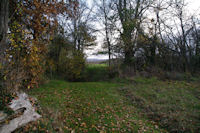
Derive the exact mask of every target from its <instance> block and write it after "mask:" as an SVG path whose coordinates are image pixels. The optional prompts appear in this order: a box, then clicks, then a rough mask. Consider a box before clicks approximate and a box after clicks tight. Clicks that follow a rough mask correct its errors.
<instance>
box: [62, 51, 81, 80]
mask: <svg viewBox="0 0 200 133" xmlns="http://www.w3.org/2000/svg"><path fill="white" fill-rule="evenodd" d="M58 68H59V69H58V70H59V74H60V75H62V77H64V78H65V79H67V80H70V81H79V80H81V79H83V78H84V70H85V58H84V54H83V53H81V52H79V51H75V52H74V53H70V52H67V51H66V50H64V49H63V50H61V53H60V56H59V67H58Z"/></svg>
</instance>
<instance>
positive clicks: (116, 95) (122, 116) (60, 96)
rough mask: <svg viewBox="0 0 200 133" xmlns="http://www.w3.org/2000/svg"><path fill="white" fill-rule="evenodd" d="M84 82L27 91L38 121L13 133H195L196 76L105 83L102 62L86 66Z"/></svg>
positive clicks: (198, 112)
mask: <svg viewBox="0 0 200 133" xmlns="http://www.w3.org/2000/svg"><path fill="white" fill-rule="evenodd" d="M86 78H87V80H88V81H90V82H75V83H73V82H65V81H61V80H52V81H50V82H49V83H47V84H45V85H42V86H41V87H40V88H37V89H33V90H31V91H30V92H29V94H30V95H32V96H35V97H36V98H37V99H38V102H39V105H40V106H41V108H40V109H38V111H39V113H41V114H42V116H43V118H42V119H41V120H40V121H38V122H36V123H32V124H30V125H28V126H26V127H25V128H23V129H20V131H19V132H24V131H28V132H31V131H32V132H42V131H43V132H46V130H48V131H50V132H72V131H75V132H103V131H104V132H105V131H106V132H166V131H168V132H194V133H196V132H199V131H200V117H199V116H200V79H199V78H192V80H187V81H184V80H182V81H171V80H165V81H162V80H158V79H157V78H155V77H152V78H142V77H134V78H129V79H125V78H124V79H120V78H115V79H112V80H111V79H109V77H108V66H107V65H106V64H89V65H88V66H87V69H86ZM106 81H107V82H106ZM108 81H109V82H110V83H108Z"/></svg>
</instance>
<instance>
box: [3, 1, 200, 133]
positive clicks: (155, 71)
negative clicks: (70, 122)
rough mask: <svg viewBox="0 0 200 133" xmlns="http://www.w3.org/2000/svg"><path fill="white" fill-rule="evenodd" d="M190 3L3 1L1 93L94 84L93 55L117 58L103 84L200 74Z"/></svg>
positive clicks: (197, 20) (196, 23) (196, 21)
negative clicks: (55, 83) (52, 82)
mask: <svg viewBox="0 0 200 133" xmlns="http://www.w3.org/2000/svg"><path fill="white" fill-rule="evenodd" d="M188 4H189V3H187V2H186V1H185V0H94V1H92V4H91V3H90V5H89V4H88V2H87V1H86V0H1V1H0V7H1V8H0V89H1V93H2V94H1V95H4V96H5V94H6V96H7V94H8V93H14V92H16V91H18V90H21V89H23V90H30V89H34V88H37V87H38V86H39V85H41V84H43V83H45V82H46V81H47V80H49V79H62V80H66V81H73V82H75V81H76V82H77V81H83V82H86V81H94V78H93V75H95V74H96V73H95V72H91V73H90V72H89V70H87V65H88V63H87V54H88V52H87V51H91V50H93V54H95V55H107V56H108V57H109V59H108V60H107V61H105V62H104V63H106V64H108V67H107V68H106V73H105V74H104V75H103V76H102V77H103V79H101V81H103V80H105V79H106V80H109V79H114V78H129V77H134V76H136V75H137V74H138V73H139V74H141V75H143V76H145V77H152V76H153V77H154V76H157V77H158V78H161V79H162V80H163V79H164V80H166V79H170V76H171V75H170V73H173V74H172V75H173V76H172V77H174V74H178V73H179V74H185V75H186V77H187V76H190V77H193V76H199V74H200V12H199V11H196V12H194V14H192V13H190V9H189V8H188ZM99 39H100V40H101V41H99ZM100 45H101V48H100V49H98V50H95V47H97V46H100ZM90 54H91V53H90ZM149 75H150V76H149ZM175 76H176V75H175ZM102 77H101V78H102ZM105 77H106V78H105ZM4 96H1V97H3V98H1V100H2V99H4ZM198 129H199V128H195V129H194V130H193V131H197V130H198ZM171 131H172V130H171ZM178 131H186V130H184V129H180V130H179V129H178ZM188 131H191V130H188Z"/></svg>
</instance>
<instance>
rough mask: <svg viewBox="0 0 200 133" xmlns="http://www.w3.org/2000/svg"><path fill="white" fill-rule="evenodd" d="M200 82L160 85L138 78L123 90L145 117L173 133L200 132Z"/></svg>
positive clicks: (158, 81) (156, 82) (154, 80)
mask: <svg viewBox="0 0 200 133" xmlns="http://www.w3.org/2000/svg"><path fill="white" fill-rule="evenodd" d="M199 81H200V80H196V81H195V82H186V81H160V80H157V79H156V78H150V79H147V78H141V77H139V78H135V79H133V83H132V84H129V85H127V86H125V87H124V88H122V89H120V92H121V93H122V94H123V95H124V97H125V98H126V99H127V100H128V101H129V102H130V103H131V104H132V105H134V106H135V107H136V108H137V109H138V110H139V111H140V112H141V113H142V114H143V115H144V116H146V117H147V118H149V119H151V120H154V121H155V122H158V123H159V124H160V125H161V127H163V128H166V129H167V130H168V131H170V132H194V133H196V132H198V131H200V119H199V118H200V117H199V116H200V82H199Z"/></svg>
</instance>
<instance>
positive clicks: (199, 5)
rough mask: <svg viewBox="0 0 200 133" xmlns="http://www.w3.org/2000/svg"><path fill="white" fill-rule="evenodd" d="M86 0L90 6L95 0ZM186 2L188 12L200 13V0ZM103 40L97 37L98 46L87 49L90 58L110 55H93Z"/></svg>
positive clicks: (102, 57) (103, 57)
mask: <svg viewBox="0 0 200 133" xmlns="http://www.w3.org/2000/svg"><path fill="white" fill-rule="evenodd" d="M86 1H87V3H88V6H89V7H91V6H92V3H93V1H94V0H86ZM185 2H186V3H187V4H188V10H189V12H188V14H190V13H191V14H194V13H195V14H197V15H200V0H185ZM100 38H101V39H100ZM101 40H102V37H99V39H97V46H96V47H95V48H94V50H87V51H86V54H87V58H88V59H108V55H98V56H97V55H92V53H94V52H95V51H97V50H98V49H100V48H101V45H102V44H101V43H102V41H101Z"/></svg>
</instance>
